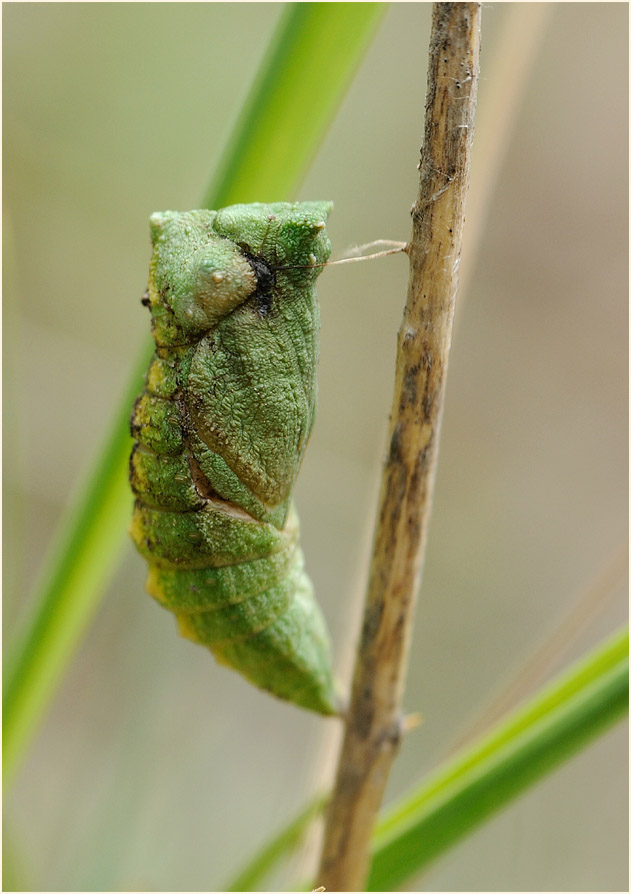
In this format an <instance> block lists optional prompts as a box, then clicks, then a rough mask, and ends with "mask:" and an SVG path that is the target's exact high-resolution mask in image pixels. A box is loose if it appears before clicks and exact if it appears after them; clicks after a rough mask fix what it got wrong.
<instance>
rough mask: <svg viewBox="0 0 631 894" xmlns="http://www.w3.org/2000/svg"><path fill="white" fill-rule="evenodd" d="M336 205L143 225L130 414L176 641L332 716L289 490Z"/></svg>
mask: <svg viewBox="0 0 631 894" xmlns="http://www.w3.org/2000/svg"><path fill="white" fill-rule="evenodd" d="M330 210H331V204H330V203H329V202H303V203H296V204H286V203H278V204H271V205H261V204H255V205H234V206H232V207H229V208H224V209H222V210H221V211H190V212H184V213H179V212H165V213H163V214H154V215H153V216H152V218H151V235H152V242H153V256H152V260H151V266H150V273H149V288H148V293H147V296H146V297H147V300H148V306H149V308H150V310H151V325H152V334H153V337H154V340H155V343H156V351H155V354H154V356H153V358H152V361H151V364H150V366H149V370H148V372H147V378H146V384H145V388H144V390H143V392H142V393H141V395H140V397H139V398H138V400H137V401H136V404H135V406H134V410H133V414H132V420H131V431H132V435H133V437H134V439H135V441H136V443H135V445H134V448H133V451H132V454H131V458H130V480H131V485H132V489H133V491H134V494H135V496H136V503H135V508H134V515H133V520H132V525H131V534H132V537H133V539H134V541H135V543H136V546H137V548H138V550H139V551H140V552H141V553H142V554H143V555H144V556H145V558H146V559H147V561H148V563H149V575H148V580H147V589H148V591H149V593H150V594H151V595H152V596H153V597H154V598H155V599H156V600H157V601H158V602H160V603H161V604H162V605H163V606H165V607H166V608H168V609H170V610H171V611H173V612H174V613H175V615H176V618H177V621H178V626H179V629H180V632H181V633H182V634H183V635H184V636H186V637H189V638H190V639H193V640H194V641H195V642H198V643H201V644H202V645H205V646H207V647H208V648H209V649H210V650H211V651H212V652H213V654H214V655H215V657H216V658H217V660H218V661H220V662H221V663H223V664H226V665H228V666H230V667H232V668H234V669H235V670H237V671H239V672H240V673H242V674H243V675H244V676H245V677H247V678H248V679H249V680H250V681H251V682H252V683H254V684H256V685H257V686H260V687H261V688H263V689H266V690H268V691H269V692H271V693H273V694H274V695H276V696H278V697H280V698H283V699H286V700H288V701H291V702H294V703H296V704H298V705H301V706H302V707H305V708H309V709H311V710H313V711H317V712H319V713H322V714H332V713H336V711H337V699H336V696H335V692H334V688H333V681H332V674H331V657H330V647H329V639H328V633H327V630H326V626H325V623H324V620H323V618H322V615H321V613H320V610H319V608H318V605H317V603H316V601H315V598H314V595H313V588H312V585H311V582H310V580H309V578H308V577H307V575H306V574H305V572H304V570H303V555H302V551H301V549H300V546H299V542H298V519H297V517H296V513H295V510H294V507H293V502H292V499H291V490H292V487H293V484H294V481H295V479H296V475H297V473H298V469H299V467H300V462H301V459H302V456H303V453H304V450H305V448H306V445H307V441H308V438H309V434H310V432H311V428H312V425H313V420H314V415H315V407H316V366H317V358H318V330H319V310H318V304H317V299H316V293H315V280H316V278H317V276H318V274H319V273H320V271H321V267H320V265H321V264H323V263H324V262H326V260H327V258H328V257H329V253H330V243H329V239H328V237H327V235H326V229H325V226H326V219H327V217H328V214H329V212H330Z"/></svg>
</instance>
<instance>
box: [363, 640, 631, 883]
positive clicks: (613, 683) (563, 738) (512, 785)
mask: <svg viewBox="0 0 631 894" xmlns="http://www.w3.org/2000/svg"><path fill="white" fill-rule="evenodd" d="M628 654H629V634H628V629H626V630H625V631H624V632H621V633H618V634H617V635H616V636H614V637H613V638H612V639H610V640H609V641H607V642H606V643H605V644H604V645H603V646H601V647H600V648H598V649H597V650H595V651H594V652H593V653H591V654H590V655H589V656H588V657H587V658H586V659H584V660H583V661H582V662H580V663H579V664H577V665H575V666H574V667H572V668H571V669H570V670H569V671H568V672H567V673H566V674H564V675H563V676H562V677H561V678H559V679H557V680H555V681H553V682H552V683H551V684H550V685H549V686H547V687H545V688H544V690H543V691H542V692H541V693H540V694H539V695H537V696H536V697H535V698H534V699H532V700H530V701H529V702H528V703H527V704H526V705H525V706H524V707H523V708H521V709H518V710H517V711H516V712H514V713H513V714H511V715H510V716H509V717H508V719H507V720H505V721H503V722H502V723H500V724H499V725H498V726H496V727H495V728H494V729H493V730H492V731H491V733H490V734H488V735H487V736H485V737H483V738H482V740H480V741H479V742H478V743H476V744H475V745H474V746H473V747H472V748H470V749H467V750H466V751H465V752H464V754H462V756H460V757H457V758H456V759H455V760H453V761H451V762H450V763H449V764H447V765H446V766H445V767H444V768H442V769H439V770H438V771H436V773H434V774H432V776H431V777H430V778H429V779H428V780H427V781H425V782H424V783H422V784H421V785H420V786H419V788H418V789H416V791H414V792H413V793H412V794H411V795H409V796H408V797H406V798H405V799H403V800H402V801H401V802H399V804H398V805H396V806H394V807H393V808H392V809H391V810H389V811H388V812H387V814H386V816H385V817H384V819H383V820H382V821H381V823H380V824H379V827H378V830H377V835H376V838H375V851H374V857H373V862H372V867H371V871H370V875H369V879H368V886H367V890H368V891H391V890H393V889H394V888H396V887H397V886H399V885H401V884H404V883H406V882H408V881H410V879H411V877H412V876H413V875H414V874H416V873H418V872H419V871H420V870H422V869H424V868H426V867H427V866H428V865H429V864H430V863H431V862H432V861H433V860H435V859H436V858H437V857H438V856H440V855H441V854H442V853H444V852H445V851H446V850H447V849H448V848H450V847H453V846H454V845H455V844H456V843H457V842H458V841H460V840H461V839H462V838H464V837H465V836H466V835H468V834H469V833H470V832H472V831H474V829H476V828H477V827H478V826H479V825H480V824H481V823H482V822H484V821H485V820H486V819H488V818H489V817H490V816H492V815H493V814H494V813H496V812H497V811H498V810H500V809H501V808H502V807H504V806H505V805H506V804H508V803H509V802H510V801H511V800H512V799H514V798H515V797H517V795H519V794H520V793H521V792H522V791H524V789H526V788H528V787H529V786H530V785H532V784H534V783H535V782H537V781H538V780H539V779H540V778H541V777H542V776H544V775H545V774H546V773H548V772H550V771H551V770H552V769H554V767H556V766H558V765H559V764H560V763H562V762H563V761H564V760H566V759H568V758H569V757H571V756H572V755H573V754H574V753H575V752H577V751H578V750H579V749H580V748H582V747H583V746H584V745H586V744H587V743H588V742H590V741H591V740H592V739H593V738H594V737H595V736H596V735H598V734H599V733H601V732H603V731H604V730H606V729H607V728H609V726H611V724H613V723H614V722H615V721H616V720H617V719H618V718H620V717H621V716H622V715H623V714H624V713H625V712H626V711H627V710H628V699H629V657H628Z"/></svg>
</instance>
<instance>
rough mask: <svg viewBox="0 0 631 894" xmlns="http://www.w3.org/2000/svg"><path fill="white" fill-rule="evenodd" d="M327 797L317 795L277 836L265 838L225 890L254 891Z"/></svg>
mask: <svg viewBox="0 0 631 894" xmlns="http://www.w3.org/2000/svg"><path fill="white" fill-rule="evenodd" d="M327 799H328V796H323V795H319V796H318V797H317V798H315V799H314V800H313V801H312V802H311V804H308V805H307V807H305V809H304V810H303V811H302V813H299V814H298V816H297V817H296V818H295V819H293V820H292V821H291V822H290V823H289V825H287V826H285V828H284V829H283V830H282V832H281V833H280V834H279V835H275V836H274V838H273V839H272V840H271V841H269V842H268V843H267V844H266V845H265V846H264V847H263V848H262V849H261V850H260V851H259V852H258V853H257V854H256V855H255V856H254V857H253V858H252V860H250V861H249V862H248V863H247V865H246V866H244V867H243V869H242V870H241V871H240V872H239V874H238V875H237V876H235V878H234V879H233V880H232V881H231V882H230V884H229V885H228V887H227V888H226V891H256V890H257V889H258V888H259V887H260V885H261V882H262V880H263V879H264V878H265V876H266V875H268V874H269V873H270V872H271V871H272V870H273V869H274V868H275V867H276V866H277V865H278V863H279V862H280V861H281V860H282V859H283V857H285V856H287V855H289V854H291V853H292V852H293V851H294V850H296V848H297V847H298V846H299V844H300V842H301V841H302V839H303V838H304V835H305V834H306V832H307V830H308V828H309V826H310V825H311V823H312V821H313V820H314V819H317V817H318V816H320V814H321V813H322V811H323V810H324V808H325V806H326V802H327Z"/></svg>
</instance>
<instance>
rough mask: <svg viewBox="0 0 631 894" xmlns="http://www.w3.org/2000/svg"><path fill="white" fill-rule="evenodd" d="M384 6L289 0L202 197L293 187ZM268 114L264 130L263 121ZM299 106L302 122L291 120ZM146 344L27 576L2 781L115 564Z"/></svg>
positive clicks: (8, 690) (7, 701) (8, 681)
mask: <svg viewBox="0 0 631 894" xmlns="http://www.w3.org/2000/svg"><path fill="white" fill-rule="evenodd" d="M384 8H385V4H381V3H339V4H336V3H325V4H318V3H303V4H289V5H288V6H287V8H286V11H285V13H284V14H283V16H282V17H281V21H280V23H279V26H278V28H277V31H276V33H275V35H274V38H273V40H272V44H271V50H270V52H269V53H268V55H267V56H266V58H265V60H264V62H263V65H262V68H261V71H260V72H259V75H258V76H257V78H256V80H255V82H254V85H253V88H252V91H251V93H250V96H249V98H248V101H247V103H246V107H245V110H244V113H243V114H242V116H241V117H240V118H239V120H238V122H237V124H236V127H235V130H234V134H233V137H232V139H231V140H230V142H229V144H228V148H227V150H226V153H225V154H224V158H223V160H222V162H221V164H220V166H219V169H218V171H217V173H216V175H215V176H214V177H213V180H212V185H211V187H210V189H209V190H208V192H207V195H206V199H205V205H206V206H208V207H213V206H214V207H221V206H223V205H227V204H231V203H234V202H239V201H245V202H251V201H259V200H262V199H264V198H265V197H267V196H268V195H272V194H273V198H274V199H275V200H280V199H285V198H287V197H290V196H291V195H292V193H293V192H294V191H295V189H296V187H297V185H298V183H299V181H300V178H301V177H302V176H303V175H304V173H305V170H306V166H307V164H308V162H309V160H310V159H311V157H312V156H313V154H314V153H315V150H316V147H317V145H318V144H319V143H320V142H321V140H322V138H323V136H324V133H325V131H326V127H327V125H328V124H329V123H330V121H331V119H332V118H333V115H334V113H335V111H336V109H337V107H338V105H339V103H340V101H341V99H342V97H343V95H344V92H345V90H346V88H347V86H348V83H349V81H350V79H351V76H352V74H353V72H354V70H355V69H356V67H357V65H358V64H359V61H360V59H361V56H362V53H363V52H364V50H365V48H366V46H367V44H368V41H369V39H370V37H371V35H372V34H373V33H374V30H375V28H376V25H377V23H378V21H379V19H380V17H381V15H382V13H383V11H384ZM342 45H343V57H344V58H343V60H336V59H334V58H333V55H332V53H333V52H338V51H339V50H340V47H341V46H342ZM284 66H288V70H287V69H286V68H285V67H284ZM288 72H289V73H288ZM300 102H303V103H304V108H306V109H308V110H309V113H310V114H309V115H307V116H305V115H304V108H303V109H302V113H301V110H300V108H298V106H297V104H299V103H300ZM314 103H315V105H314ZM311 112H313V114H311ZM268 115H269V116H270V117H269V120H270V122H273V128H272V131H273V132H272V131H270V128H269V127H268V126H267V125H266V124H264V122H266V121H267V118H268ZM296 115H299V126H298V125H297V123H296V122H295V121H294V120H293V116H296ZM150 352H151V347H150V346H149V344H145V345H144V346H143V349H142V362H139V363H138V364H137V366H136V367H135V369H134V372H133V375H132V376H131V380H130V385H129V387H128V388H127V389H126V390H125V393H124V402H123V404H122V406H121V409H120V410H119V411H118V413H117V414H116V416H115V420H114V422H113V426H112V429H111V432H110V435H109V437H108V439H107V441H106V443H105V445H104V447H103V449H102V450H101V453H100V454H99V457H98V459H97V461H96V463H95V466H94V468H93V469H92V470H91V472H90V474H89V475H88V478H87V480H86V483H85V485H84V486H83V488H82V489H81V491H80V492H79V494H78V497H77V499H76V501H74V502H73V503H72V505H71V506H70V508H69V510H68V513H67V514H66V516H65V521H64V522H63V523H62V525H61V526H60V529H59V534H58V535H57V536H56V538H55V540H54V543H53V545H52V547H51V550H50V553H49V557H48V559H47V560H46V561H45V563H44V569H43V571H42V574H41V575H40V578H39V583H38V585H37V586H36V590H35V594H34V599H33V610H32V612H31V614H30V616H29V618H28V620H27V622H26V624H25V626H24V627H23V628H22V631H21V634H20V635H19V637H18V638H17V639H16V643H15V646H14V647H13V649H12V650H11V651H10V653H9V656H8V659H7V661H6V665H5V673H4V689H3V695H4V698H3V779H4V781H5V784H7V783H8V782H9V781H10V779H11V778H12V777H13V775H14V773H15V771H16V769H17V767H18V763H19V760H20V759H21V757H22V756H23V754H24V752H25V750H26V747H27V746H28V743H29V741H30V739H31V737H32V736H33V734H34V732H35V730H36V728H37V725H38V723H39V721H40V720H41V718H42V716H43V714H44V712H45V710H46V708H47V706H48V705H49V703H50V701H51V699H52V697H53V695H54V692H55V690H56V688H57V686H58V684H59V682H60V679H61V677H62V675H63V672H64V670H65V668H66V667H67V665H68V663H69V661H70V658H71V656H72V654H73V652H74V650H75V648H76V647H77V645H78V643H79V641H80V639H81V636H82V635H83V633H84V632H85V630H86V628H87V625H88V623H89V621H90V619H91V617H92V616H93V614H94V612H95V610H96V608H97V606H98V602H99V599H100V597H101V596H102V594H103V592H104V590H105V587H106V585H107V583H108V580H109V578H110V576H111V575H112V573H113V572H114V570H115V568H116V561H117V558H118V555H119V554H120V552H121V550H122V546H123V543H124V539H123V538H124V532H125V529H126V527H127V524H128V520H129V517H130V510H131V497H130V494H129V489H128V485H127V462H128V456H129V451H130V448H131V439H130V437H129V432H128V425H129V423H128V419H129V413H130V407H131V405H132V402H133V397H132V395H133V396H135V395H136V394H137V393H138V391H139V390H140V383H141V380H142V373H141V370H144V369H146V366H147V363H148V358H149V355H150Z"/></svg>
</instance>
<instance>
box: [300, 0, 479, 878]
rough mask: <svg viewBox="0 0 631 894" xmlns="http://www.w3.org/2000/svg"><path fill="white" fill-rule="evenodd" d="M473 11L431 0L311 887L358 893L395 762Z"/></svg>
mask: <svg viewBox="0 0 631 894" xmlns="http://www.w3.org/2000/svg"><path fill="white" fill-rule="evenodd" d="M480 8H481V4H479V3H435V4H434V6H433V19H432V33H431V38H430V51H429V67H428V76H427V82H428V86H427V98H426V104H425V138H424V143H423V147H422V149H421V162H420V164H419V170H420V187H419V195H418V198H417V200H416V202H415V204H414V207H413V209H412V237H411V240H410V243H409V245H408V249H407V252H408V255H409V258H410V279H409V284H408V295H407V303H406V307H405V311H404V315H403V322H402V324H401V328H400V330H399V334H398V344H397V368H396V379H395V389H394V399H393V405H392V413H391V418H390V432H389V450H388V456H387V458H386V461H385V465H384V470H383V477H382V484H381V493H380V497H379V508H378V515H377V527H376V532H375V538H374V543H373V554H372V561H371V567H370V576H369V582H368V593H367V598H366V606H365V610H364V621H363V628H362V633H361V641H360V645H359V650H358V655H357V660H356V664H355V673H354V679H353V689H352V695H351V701H350V706H349V709H348V713H347V716H346V730H345V737H344V742H343V745H342V751H341V755H340V760H339V764H338V770H337V778H336V783H335V789H334V792H333V796H332V799H331V802H330V805H329V809H328V813H327V820H326V827H325V835H324V846H323V852H322V860H321V864H320V870H319V873H318V876H317V879H316V884H318V885H324V887H325V888H326V889H327V891H361V890H363V885H364V881H365V878H366V875H367V871H368V865H369V859H370V843H371V838H372V832H373V826H374V822H375V818H376V815H377V811H378V810H379V807H380V804H381V800H382V796H383V792H384V789H385V786H386V782H387V779H388V774H389V771H390V767H391V765H392V761H393V760H394V757H395V755H396V753H397V750H398V747H399V744H400V739H401V732H402V719H401V700H402V695H403V685H404V679H405V672H406V668H407V655H408V649H409V642H410V636H411V630H412V615H413V609H414V602H415V598H416V593H417V592H418V589H419V585H420V579H421V570H422V562H423V556H424V552H425V545H426V542H427V527H428V521H429V514H430V508H431V501H432V491H433V485H434V478H435V469H436V456H437V444H438V436H439V430H440V419H441V410H442V404H443V393H444V385H445V374H446V370H447V359H448V355H449V347H450V343H451V330H452V322H453V315H454V304H455V296H456V290H457V284H458V266H459V262H460V251H461V243H462V231H463V225H464V205H465V198H466V194H467V189H468V183H469V164H470V154H471V146H472V142H473V126H474V115H475V105H476V98H477V84H478V73H479V46H480Z"/></svg>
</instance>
